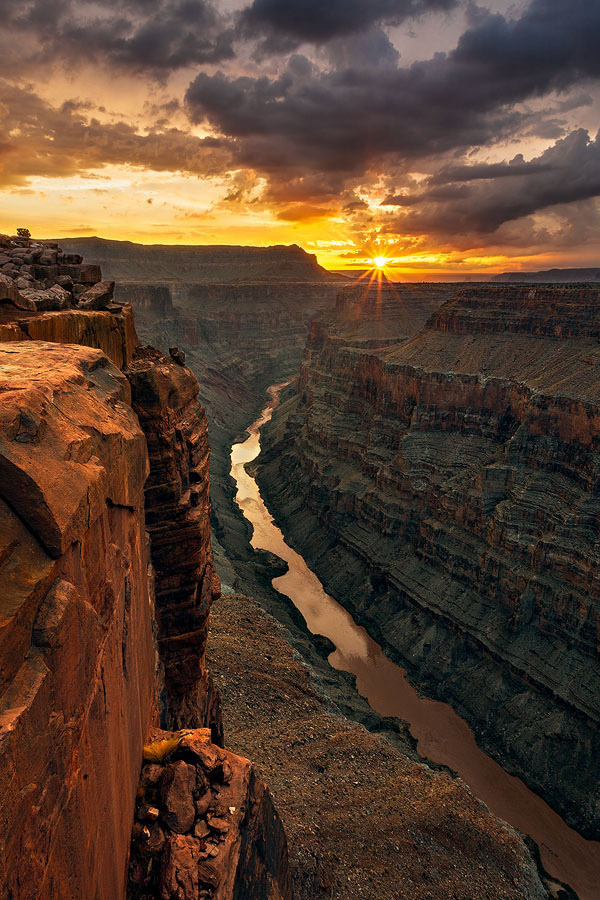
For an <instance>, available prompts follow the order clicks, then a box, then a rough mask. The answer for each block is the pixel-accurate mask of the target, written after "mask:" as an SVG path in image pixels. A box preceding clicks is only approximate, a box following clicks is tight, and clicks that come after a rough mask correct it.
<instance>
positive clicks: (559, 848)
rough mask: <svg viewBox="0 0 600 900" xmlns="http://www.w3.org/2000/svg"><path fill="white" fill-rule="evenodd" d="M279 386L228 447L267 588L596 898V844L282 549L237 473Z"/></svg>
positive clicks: (421, 745)
mask: <svg viewBox="0 0 600 900" xmlns="http://www.w3.org/2000/svg"><path fill="white" fill-rule="evenodd" d="M286 384H288V382H283V383H281V384H276V385H272V386H271V387H270V388H269V389H268V394H269V397H270V399H269V402H268V403H267V405H266V406H265V408H264V409H263V411H262V413H261V415H260V416H259V418H258V419H257V420H256V421H255V422H254V423H253V424H252V425H251V426H250V427H249V428H248V433H249V437H248V438H247V440H245V441H244V442H243V443H239V444H234V445H233V447H232V452H231V462H232V468H231V474H232V476H233V478H234V479H235V482H236V484H237V496H236V501H237V503H238V505H239V507H240V509H241V510H242V512H243V514H244V515H245V517H246V518H247V519H248V521H249V522H250V523H251V525H252V527H253V529H254V533H253V537H252V546H253V547H255V548H256V549H263V550H270V551H271V553H275V554H276V555H277V556H279V557H281V559H284V560H285V561H286V562H287V564H288V566H289V570H288V571H287V572H286V574H285V575H281V576H279V577H278V578H274V579H273V586H274V587H275V588H276V589H277V590H278V591H280V592H281V593H283V594H285V595H287V596H288V597H289V598H290V599H291V600H292V602H293V603H294V605H295V606H296V607H297V609H298V610H299V611H300V612H301V613H302V615H303V616H304V619H305V620H306V624H307V626H308V628H309V630H310V631H311V632H312V633H313V634H322V635H325V637H327V638H329V639H330V640H331V641H332V642H333V643H334V644H335V647H336V649H335V651H334V652H332V653H331V654H330V656H329V662H330V664H331V665H332V666H333V667H334V668H335V669H339V670H342V671H345V672H350V673H352V674H353V675H355V676H356V684H357V688H358V691H359V693H360V694H361V695H362V696H363V697H365V698H366V699H367V700H368V702H369V704H370V705H371V707H372V708H373V709H374V710H375V711H376V712H378V713H380V714H381V715H384V716H396V717H397V718H400V719H404V720H405V721H406V722H408V723H409V726H410V731H411V733H412V735H413V737H414V738H415V739H416V740H417V742H418V751H419V753H420V754H421V756H423V757H426V758H427V759H429V760H431V761H433V762H436V763H440V764H443V765H446V766H448V767H449V768H451V769H453V770H454V771H455V772H456V773H457V774H458V775H459V776H460V777H461V778H462V779H463V781H465V782H466V783H467V784H468V785H469V786H470V788H471V790H472V791H473V793H474V794H475V795H476V796H477V797H479V798H480V799H481V800H483V801H484V802H485V803H486V804H487V806H488V807H489V809H490V810H491V811H492V812H493V813H494V814H495V815H497V816H499V817H500V818H501V819H504V820H505V821H506V822H509V823H510V824H511V825H513V826H514V827H515V828H517V829H518V830H519V831H521V832H523V833H524V834H528V835H530V836H531V837H532V838H533V840H534V841H535V842H536V844H537V845H538V847H539V848H540V853H541V857H542V862H543V864H544V867H545V868H546V870H547V871H548V872H549V873H550V875H552V876H553V877H554V878H557V879H559V880H560V881H562V882H565V883H566V884H568V885H570V886H571V887H572V889H573V890H574V891H575V892H576V893H577V894H578V895H579V897H580V900H599V898H600V843H598V842H596V841H586V840H585V839H584V838H583V837H581V835H579V834H578V833H577V832H576V831H574V830H573V829H571V828H569V827H568V826H567V825H566V823H565V822H564V821H563V820H562V819H561V817H560V816H559V815H558V814H557V813H556V812H554V810H552V809H551V808H550V807H549V806H548V804H547V803H545V801H544V800H542V799H541V797H539V796H538V795H537V794H535V793H533V792H532V791H530V790H529V789H528V788H527V787H526V786H525V785H524V784H523V782H522V781H521V780H520V779H519V778H515V777H514V776H512V775H509V774H508V773H507V772H505V771H504V769H503V768H502V767H501V766H500V765H499V764H498V763H497V762H495V761H494V760H493V759H491V757H489V756H487V754H486V753H484V752H483V751H482V750H480V749H479V747H478V746H477V744H476V742H475V738H474V736H473V733H472V732H471V730H470V729H469V727H468V725H467V724H466V722H464V720H463V719H461V718H460V717H459V716H458V715H457V714H456V713H455V712H454V710H453V709H452V707H450V706H448V705H447V704H445V703H439V702H437V701H435V700H427V699H424V698H422V697H420V696H419V695H418V694H417V692H416V691H415V690H414V688H412V687H411V686H410V684H409V683H408V681H407V680H406V678H405V672H404V670H403V669H401V668H400V667H399V666H397V665H395V664H394V663H393V662H391V661H390V660H389V659H388V658H387V657H386V656H385V655H384V654H383V652H382V650H381V648H380V646H379V645H378V644H377V643H375V641H373V640H372V639H371V638H370V636H369V635H368V634H367V632H366V631H365V629H364V628H362V627H360V626H358V625H356V623H355V622H354V620H353V619H352V617H351V615H350V614H349V613H348V612H347V611H346V610H345V609H344V608H343V607H342V606H340V604H339V603H337V601H336V600H334V599H333V597H330V596H329V595H328V594H326V593H325V591H324V590H323V586H322V585H321V582H320V581H319V579H318V578H317V576H316V575H315V574H314V572H312V571H311V570H310V569H309V568H308V566H307V565H306V563H305V561H304V559H303V558H302V556H300V555H299V554H298V553H296V551H295V550H292V548H291V547H289V546H288V545H287V544H286V542H285V540H284V537H283V534H282V533H281V531H280V530H279V528H278V527H277V526H276V525H275V524H274V522H273V517H272V516H271V515H270V513H269V511H268V510H267V508H266V506H265V504H264V502H263V500H262V497H261V496H260V492H259V489H258V485H257V483H256V481H255V480H254V478H252V477H251V476H250V475H249V474H248V473H247V472H246V470H245V468H244V467H245V464H246V463H248V462H250V461H251V460H253V459H255V458H256V457H257V456H258V454H259V452H260V429H261V428H262V426H263V425H264V424H265V423H266V422H268V421H269V419H270V418H271V416H272V414H273V410H274V409H275V407H276V406H277V405H278V403H279V393H280V391H281V390H282V389H283V387H284V386H285V385H286Z"/></svg>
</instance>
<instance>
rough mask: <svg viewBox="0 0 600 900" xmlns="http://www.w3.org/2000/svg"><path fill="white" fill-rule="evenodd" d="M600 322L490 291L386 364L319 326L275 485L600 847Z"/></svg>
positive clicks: (507, 752) (563, 302)
mask: <svg viewBox="0 0 600 900" xmlns="http://www.w3.org/2000/svg"><path fill="white" fill-rule="evenodd" d="M599 310H600V296H599V292H598V290H597V289H594V288H587V289H586V288H579V287H578V288H573V289H571V288H549V287H544V288H535V289H533V288H531V287H527V288H522V287H512V286H511V287H507V286H489V285H478V286H476V287H469V288H464V289H461V290H459V291H457V293H456V294H455V296H454V297H453V298H452V299H451V300H449V301H448V302H447V303H445V304H444V305H443V306H441V307H440V308H439V310H438V311H437V312H435V313H434V314H433V315H432V316H431V318H430V319H429V321H428V323H427V325H426V327H425V328H423V330H422V331H421V332H420V333H419V334H417V335H416V336H415V337H412V338H411V339H409V340H405V341H403V342H401V343H399V344H396V345H392V344H387V345H386V347H385V348H384V349H379V350H378V349H373V348H369V347H366V348H365V347H364V345H363V346H361V344H360V341H355V342H354V343H353V342H352V340H348V339H344V338H343V337H342V335H341V333H342V332H343V330H344V326H343V324H340V316H339V315H338V317H337V319H336V321H334V322H333V323H329V324H327V323H323V322H317V323H315V325H314V326H313V329H312V332H311V337H310V339H309V341H308V344H307V349H306V358H305V362H304V364H303V367H302V371H301V375H300V380H299V385H298V392H297V395H296V396H295V397H294V398H292V399H291V400H289V401H288V402H287V404H284V406H283V407H282V408H281V412H280V413H278V414H277V415H276V416H275V418H274V421H273V423H272V425H271V426H269V427H268V428H267V429H266V435H265V444H266V448H267V449H266V455H265V457H264V462H263V465H262V469H261V472H260V482H261V485H262V487H263V489H264V492H265V494H266V496H267V498H268V500H269V503H270V504H272V507H273V509H274V510H275V511H276V512H277V514H278V516H279V517H280V519H281V520H282V522H284V524H285V526H286V528H287V529H288V531H289V532H290V533H291V535H292V536H293V539H294V540H296V541H297V543H298V544H299V545H300V546H301V547H302V549H303V551H304V553H305V554H307V555H308V557H309V558H310V559H311V561H312V562H313V563H314V564H315V565H316V568H317V571H318V574H319V575H320V576H321V577H322V579H323V580H324V582H325V585H326V587H327V589H328V590H329V591H330V592H331V593H333V594H334V595H335V596H336V597H338V598H339V599H341V600H342V601H343V602H344V603H345V604H346V605H347V606H348V607H349V608H350V609H351V610H352V611H353V612H354V613H355V615H356V616H357V617H358V618H359V619H360V620H361V621H363V622H364V623H365V624H366V625H367V626H368V627H369V628H370V629H371V630H372V631H373V633H374V634H375V635H376V636H377V637H378V639H379V640H381V641H383V643H384V644H385V645H386V647H387V649H388V652H390V653H391V654H392V655H393V656H395V657H396V658H397V659H398V660H399V661H400V662H402V663H403V664H404V665H406V667H407V668H408V670H409V672H410V673H411V674H412V675H413V677H415V678H416V679H417V680H419V681H420V683H422V684H424V685H426V686H427V688H428V690H430V691H431V693H432V694H435V695H436V696H438V697H439V698H441V699H449V700H451V701H452V702H453V703H455V704H456V705H457V707H458V708H459V710H460V712H461V713H462V714H463V715H464V716H465V717H466V718H467V719H468V720H469V722H470V723H471V724H472V726H473V727H474V728H475V730H476V731H477V733H478V735H479V737H480V739H481V741H482V742H483V744H484V745H485V746H486V748H487V749H489V750H490V751H491V752H492V753H495V754H496V755H497V756H499V757H500V758H501V759H502V760H503V761H504V762H505V764H506V765H507V766H508V767H509V768H511V769H513V770H514V771H516V772H518V773H519V774H521V775H522V776H523V777H524V779H525V780H526V781H527V782H528V783H529V784H530V785H532V786H533V787H534V788H536V789H537V790H539V791H540V792H541V793H542V794H543V795H544V796H545V797H546V798H547V799H548V801H549V802H550V803H551V804H553V805H554V806H555V807H556V808H557V809H558V810H560V811H561V812H562V813H563V814H564V816H565V817H566V818H567V820H568V821H570V822H571V823H573V824H575V825H576V826H577V827H578V828H579V829H580V830H582V831H583V832H585V833H586V834H588V835H595V836H597V835H598V834H599V833H600V803H599V801H600V798H599V795H598V774H599V773H598V758H599V755H598V754H599V751H600V746H599V745H598V741H599V739H598V727H597V726H598V717H599V713H600V710H599V709H598V702H599V699H598V698H599V697H600V678H599V668H598V610H599V603H600V582H599V579H598V565H599V562H600V556H599V551H598V546H599V544H598V540H599V529H600V521H599V518H598V509H597V507H598V503H597V497H598V493H599V491H600V481H599V473H598V451H599V449H600V442H599V441H600V415H599V409H600V378H599V376H598V372H599V371H600V368H599V365H600V344H599V341H598V338H599V337H600V314H599Z"/></svg>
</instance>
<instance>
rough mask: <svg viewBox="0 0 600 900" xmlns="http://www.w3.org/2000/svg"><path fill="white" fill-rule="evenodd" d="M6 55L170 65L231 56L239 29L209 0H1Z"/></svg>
mask: <svg viewBox="0 0 600 900" xmlns="http://www.w3.org/2000/svg"><path fill="white" fill-rule="evenodd" d="M0 15H2V16H3V34H2V37H1V38H0V47H1V49H2V53H3V57H4V61H5V63H6V61H10V60H11V59H12V58H14V59H15V60H16V61H19V62H20V64H21V65H23V63H25V62H28V63H29V64H30V65H40V64H47V63H49V62H54V61H57V60H58V61H60V60H62V61H63V62H68V63H69V64H73V63H78V62H81V61H82V60H84V61H94V62H98V63H101V64H104V65H106V66H118V67H120V68H125V69H132V70H137V71H148V72H155V73H157V74H160V73H164V72H168V71H170V70H172V69H177V68H181V67H185V66H190V65H201V64H206V63H218V62H221V61H223V60H225V59H230V58H232V57H233V55H234V51H233V44H232V42H233V37H234V34H233V30H232V28H230V27H229V25H228V20H227V19H226V18H225V17H224V16H223V15H222V14H221V13H220V12H219V11H218V9H217V7H216V6H215V5H214V4H213V3H211V2H210V0H178V2H175V3H173V2H171V0H106V2H104V3H103V4H102V5H100V4H92V3H86V2H82V0H58V2H57V0H3V3H1V4H0Z"/></svg>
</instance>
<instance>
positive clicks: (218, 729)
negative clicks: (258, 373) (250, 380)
mask: <svg viewBox="0 0 600 900" xmlns="http://www.w3.org/2000/svg"><path fill="white" fill-rule="evenodd" d="M127 377H128V378H129V383H130V385H131V389H132V402H133V408H134V410H135V411H136V413H137V414H138V416H139V420H140V424H141V426H142V428H143V430H144V434H145V435H146V440H147V442H148V450H149V454H150V476H149V478H148V481H147V482H146V527H147V529H148V533H149V535H150V545H151V548H152V564H153V566H154V572H155V594H156V609H157V620H158V646H159V651H160V658H161V661H162V664H163V666H164V668H165V676H166V678H165V696H164V703H165V710H164V715H163V719H164V721H165V722H166V723H168V724H169V725H170V726H172V727H176V728H178V727H183V726H187V727H201V726H203V725H205V724H208V725H210V727H211V728H212V729H213V736H214V739H215V740H216V741H218V742H219V743H221V742H222V738H223V728H222V723H221V715H220V709H219V704H218V695H217V694H216V692H215V690H214V688H213V686H212V683H211V681H210V676H209V675H208V673H207V672H206V670H205V666H204V656H205V646H206V635H207V627H208V614H209V612H210V607H211V604H212V602H213V600H214V599H215V598H216V597H218V596H219V590H220V586H219V580H218V578H217V575H216V573H215V570H214V565H213V559H212V551H211V544H210V499H209V475H208V464H209V449H208V423H207V421H206V416H205V414H204V410H203V409H202V407H201V406H200V404H199V403H198V400H197V395H198V382H197V381H196V379H195V378H194V376H193V374H192V373H191V371H190V370H189V369H187V368H185V367H184V366H182V365H180V364H178V363H176V362H174V361H173V360H172V359H167V358H166V357H164V356H163V355H162V354H161V353H159V351H158V350H153V349H151V348H149V347H140V348H138V349H137V350H136V352H135V354H134V356H133V359H132V361H131V363H130V365H129V367H128V368H127Z"/></svg>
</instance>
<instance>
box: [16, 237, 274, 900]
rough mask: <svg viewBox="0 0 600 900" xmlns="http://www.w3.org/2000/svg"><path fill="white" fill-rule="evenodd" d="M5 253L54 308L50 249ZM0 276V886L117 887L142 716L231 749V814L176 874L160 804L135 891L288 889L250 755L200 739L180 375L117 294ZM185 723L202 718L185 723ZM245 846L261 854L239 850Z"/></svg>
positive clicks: (203, 675) (191, 402)
mask: <svg viewBox="0 0 600 900" xmlns="http://www.w3.org/2000/svg"><path fill="white" fill-rule="evenodd" d="M4 246H7V248H10V246H11V245H10V242H9V244H8V245H7V244H6V242H5V243H4ZM17 247H19V245H17ZM21 249H24V250H25V252H26V253H30V248H29V247H25V248H19V255H17V256H14V257H11V259H13V260H14V262H9V263H7V264H6V265H7V266H8V267H9V269H10V273H11V275H15V276H18V277H22V275H21V274H19V273H22V274H24V275H30V278H29V279H27V278H25V279H24V281H25V283H26V284H31V283H32V280H33V279H34V277H35V281H36V284H35V285H34V288H35V290H36V291H38V292H39V293H40V295H42V294H43V295H44V296H42V297H41V300H40V302H41V303H43V304H44V305H45V304H46V303H47V302H52V303H54V302H55V299H56V297H59V295H58V292H54V293H52V290H53V285H58V282H57V279H60V278H62V277H63V275H62V274H61V273H60V272H59V271H57V272H55V271H54V268H58V265H57V261H60V255H61V254H60V250H58V249H56V248H53V250H52V253H50V254H48V257H47V258H44V256H43V254H41V255H38V257H36V260H37V261H34V262H35V265H30V263H28V262H27V257H25V262H23V259H24V257H23V255H22V254H21V252H20V251H21ZM11 252H12V251H11ZM36 252H37V250H36ZM69 265H71V264H70V263H69ZM73 265H75V263H73ZM77 265H78V266H79V263H77ZM28 267H29V268H32V269H33V273H32V274H30V273H29V272H27V271H24V269H26V268H28ZM79 268H80V269H82V270H85V271H83V273H82V272H81V271H79V270H78V274H79V276H82V275H86V276H87V275H89V274H90V273H89V272H88V270H86V268H85V267H84V266H79ZM90 268H92V267H90ZM9 269H7V271H8V270H9ZM38 269H39V271H38ZM92 274H93V277H94V281H95V283H96V284H98V283H100V282H99V278H100V274H99V272H98V273H97V272H95V271H94V272H93V273H92ZM43 277H44V278H45V281H44V282H42V281H41V280H40V279H42V278H43ZM69 277H70V276H69ZM3 279H4V280H3V281H2V285H3V290H2V296H1V297H0V585H1V591H0V611H1V619H0V705H1V711H0V760H1V762H2V765H1V767H0V771H1V773H2V774H1V775H0V782H1V784H2V787H3V801H4V802H3V807H2V829H1V832H0V895H1V896H3V897H4V896H6V897H7V898H10V900H29V898H31V900H33V898H36V900H40V898H43V900H45V898H47V900H63V898H64V900H75V898H78V900H79V898H88V897H89V898H92V897H94V898H97V900H116V898H119V897H124V896H125V888H126V877H127V859H128V855H129V842H130V834H131V825H132V821H133V814H134V804H135V798H136V790H137V784H138V774H139V770H140V766H141V763H142V751H143V745H144V744H145V743H147V741H148V739H149V738H150V737H151V736H152V735H156V731H155V727H156V725H158V716H159V712H160V713H161V715H162V720H163V722H166V723H167V724H169V725H175V727H182V726H185V727H186V728H187V729H188V732H187V734H188V735H189V737H188V740H199V741H200V742H201V743H202V744H203V746H204V745H205V749H204V750H203V751H202V753H203V754H204V755H206V753H209V755H210V754H212V756H213V757H214V755H215V754H222V758H223V759H230V765H231V766H232V770H233V771H234V772H235V773H238V774H237V775H236V778H237V781H236V780H235V779H234V781H235V785H234V786H233V787H232V794H231V797H230V800H231V806H232V807H233V806H235V807H236V809H237V810H241V813H238V815H237V816H233V814H231V819H230V821H229V822H228V823H227V826H228V828H227V832H228V834H229V833H230V834H229V838H228V847H229V849H228V851H227V853H222V854H221V859H220V862H219V865H218V866H217V867H216V869H217V875H216V876H215V878H214V879H213V883H212V884H209V885H205V886H204V887H202V886H201V885H199V884H198V882H197V881H196V883H194V880H193V878H192V881H191V882H189V879H188V880H187V881H186V880H185V878H183V881H180V880H179V875H178V871H179V870H178V868H177V866H178V863H177V862H176V854H175V855H174V853H175V850H176V848H177V847H178V846H179V843H181V840H183V842H184V843H185V844H186V847H187V848H188V849H189V848H192V850H193V853H196V852H201V851H200V850H198V848H197V846H196V844H195V843H194V842H195V841H196V838H195V837H194V836H193V835H192V836H190V837H186V838H181V839H180V838H179V837H178V835H180V834H182V831H181V829H180V828H174V827H172V822H171V820H170V819H169V818H168V803H167V806H165V807H163V806H162V804H161V805H160V809H159V811H158V815H159V816H160V823H161V828H162V834H163V839H164V841H165V846H166V847H168V848H171V850H169V853H170V856H169V859H170V860H171V863H169V861H168V860H166V861H165V864H164V866H162V867H161V868H160V873H159V875H158V876H157V877H155V876H154V875H153V879H154V880H153V881H152V890H154V893H152V894H149V890H150V887H149V883H148V884H146V882H145V881H144V878H142V879H141V880H140V879H138V881H137V883H138V884H139V885H140V887H141V889H143V890H145V891H146V893H145V896H155V897H156V898H158V897H160V898H161V900H175V898H177V900H182V898H185V900H188V898H189V900H191V898H195V897H197V896H199V894H198V891H199V890H209V893H210V895H211V896H215V897H219V898H223V900H224V898H229V897H240V898H241V897H242V896H247V897H249V898H251V897H259V896H260V897H273V898H275V897H277V898H280V897H282V898H288V897H290V896H291V894H290V888H289V873H288V870H287V852H286V845H285V836H284V834H283V831H282V829H281V827H280V825H279V820H278V818H277V814H276V813H275V812H274V810H273V808H272V805H271V804H270V800H269V797H268V793H267V792H266V789H265V788H264V786H263V785H261V784H260V782H258V781H257V780H256V778H255V776H254V774H253V771H252V768H251V765H250V763H248V762H247V761H243V760H242V761H240V762H235V760H237V759H238V758H237V757H233V755H232V754H229V756H228V755H227V751H222V750H220V749H219V748H218V747H216V746H214V745H213V744H211V743H210V737H211V736H212V738H213V739H214V740H217V741H219V742H220V741H221V740H222V724H221V717H220V709H219V698H218V694H217V693H216V692H215V691H214V689H213V687H212V684H211V682H210V677H209V675H208V673H207V671H206V668H205V664H204V646H205V642H206V629H207V619H208V612H209V608H210V604H211V602H212V600H213V599H214V597H215V596H217V595H218V590H219V586H218V579H217V578H216V575H215V573H214V567H213V563H212V553H211V548H210V537H209V501H208V444H207V436H206V431H207V425H206V418H205V416H204V411H203V410H202V407H201V406H200V405H199V404H198V402H197V392H198V386H197V383H196V382H195V379H194V377H193V375H192V374H191V372H190V371H189V370H188V369H186V368H185V367H183V366H182V365H180V364H179V363H176V362H174V361H173V360H169V359H167V358H165V357H163V356H162V355H161V354H159V353H157V352H155V351H150V350H143V349H141V348H139V347H138V346H137V344H138V342H137V337H136V335H135V329H134V327H133V317H132V314H131V310H130V308H129V307H127V306H121V305H115V304H113V303H112V302H111V297H110V296H108V295H106V296H105V298H104V299H101V301H98V297H99V296H100V292H99V291H97V292H96V295H95V296H96V300H95V301H94V302H97V301H98V302H102V303H103V304H104V308H103V309H99V310H98V309H94V310H91V311H90V310H84V309H82V308H80V304H79V301H78V297H77V296H76V295H77V290H75V291H73V290H71V292H70V294H71V296H72V298H73V299H72V300H68V299H65V298H64V297H62V295H61V296H60V298H59V299H60V303H61V304H63V305H65V306H66V307H67V308H65V309H60V310H56V311H49V312H47V311H44V310H42V311H39V310H38V311H36V310H35V309H33V308H31V306H29V305H28V304H27V303H26V302H24V301H23V299H22V297H23V295H22V294H21V293H20V292H19V290H18V289H16V288H14V287H12V286H11V285H10V284H8V277H7V278H4V276H3ZM10 280H11V281H12V282H13V283H16V277H15V278H12V277H11V279H10ZM58 286H59V285H58ZM76 287H77V285H75V288H76ZM82 287H83V288H86V287H87V286H86V285H85V284H83V285H82ZM48 293H52V298H54V299H51V300H48V299H47V297H46V294H48ZM79 293H80V295H81V296H85V292H83V291H81V292H79ZM110 293H111V292H110ZM82 344H83V345H85V346H81V345H82ZM96 348H98V349H96ZM105 354H106V355H105ZM107 356H108V357H110V359H112V362H111V361H110V359H109V358H107ZM125 367H127V369H126V374H124V372H122V371H120V368H123V369H125ZM126 375H127V377H126ZM128 378H129V380H128ZM132 394H133V398H132ZM203 725H207V726H208V727H209V728H210V732H202V733H200V732H198V731H193V730H192V731H190V730H189V729H190V728H191V729H194V728H196V727H198V726H203ZM211 758H212V757H211ZM165 762H166V763H167V765H170V763H169V762H168V757H167V758H166V759H165ZM234 762H235V765H234ZM174 764H176V763H174ZM198 777H200V776H199V775H198ZM222 790H223V789H222V788H221V789H219V787H218V786H217V788H216V793H219V792H220V791H221V792H222ZM194 791H195V788H194ZM224 796H225V794H224V793H223V796H222V798H221V799H223V798H224ZM167 800H168V798H167ZM213 814H215V815H216V813H215V811H214V810H213ZM223 815H225V811H223ZM217 818H218V816H217ZM265 823H267V824H266V825H265ZM142 832H143V827H142ZM184 832H185V829H184ZM184 832H183V833H184ZM134 834H136V835H137V836H136V838H135V841H136V843H135V846H136V847H138V845H139V841H138V838H139V835H138V834H137V832H136V831H135V830H134ZM261 836H262V837H261ZM255 839H256V840H255ZM261 840H262V841H266V842H267V845H268V847H269V853H268V854H267V857H265V856H264V854H263V855H262V856H261V855H260V854H258V855H257V848H258V847H260V845H261V844H260V841H261ZM147 849H148V848H147V847H146V846H145V845H144V847H142V850H141V852H142V854H144V853H146V852H147ZM218 854H219V848H217V853H216V854H215V856H216V855H218ZM173 867H175V868H173ZM182 871H183V870H182ZM182 877H183V876H182ZM240 884H248V885H249V888H248V891H247V892H246V893H244V892H243V891H242V892H240V888H239V885H240ZM253 891H254V893H253Z"/></svg>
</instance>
